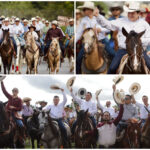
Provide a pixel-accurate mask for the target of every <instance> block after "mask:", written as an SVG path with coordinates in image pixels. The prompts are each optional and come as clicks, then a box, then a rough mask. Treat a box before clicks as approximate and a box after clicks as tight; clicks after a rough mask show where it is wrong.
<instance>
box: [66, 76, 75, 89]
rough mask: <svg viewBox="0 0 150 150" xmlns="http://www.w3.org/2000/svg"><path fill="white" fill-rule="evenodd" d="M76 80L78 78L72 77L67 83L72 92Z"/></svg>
mask: <svg viewBox="0 0 150 150" xmlns="http://www.w3.org/2000/svg"><path fill="white" fill-rule="evenodd" d="M75 79H76V77H71V78H70V79H69V80H68V81H67V83H66V85H67V88H68V89H69V90H70V88H71V87H72V86H73V84H74V82H75Z"/></svg>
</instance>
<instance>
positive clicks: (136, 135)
mask: <svg viewBox="0 0 150 150" xmlns="http://www.w3.org/2000/svg"><path fill="white" fill-rule="evenodd" d="M140 125H141V122H140V123H138V122H137V123H131V122H130V123H129V124H128V126H127V128H126V129H125V133H124V136H123V137H122V138H121V140H120V141H119V142H118V141H117V142H116V145H115V147H116V148H140V137H141V128H140Z"/></svg>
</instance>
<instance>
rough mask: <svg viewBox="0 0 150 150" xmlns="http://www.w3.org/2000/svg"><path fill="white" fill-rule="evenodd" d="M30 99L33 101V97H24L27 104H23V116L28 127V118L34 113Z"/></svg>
mask: <svg viewBox="0 0 150 150" xmlns="http://www.w3.org/2000/svg"><path fill="white" fill-rule="evenodd" d="M30 101H31V98H29V97H25V98H24V99H23V102H24V103H25V105H23V109H22V117H23V119H24V124H25V126H26V127H27V119H28V118H29V117H31V116H32V115H33V109H32V107H31V105H30Z"/></svg>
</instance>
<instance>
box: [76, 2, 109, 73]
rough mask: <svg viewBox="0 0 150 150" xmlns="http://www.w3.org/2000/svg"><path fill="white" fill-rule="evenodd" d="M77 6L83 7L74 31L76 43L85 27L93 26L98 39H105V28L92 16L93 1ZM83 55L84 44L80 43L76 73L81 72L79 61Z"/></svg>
mask: <svg viewBox="0 0 150 150" xmlns="http://www.w3.org/2000/svg"><path fill="white" fill-rule="evenodd" d="M78 8H81V9H83V12H84V16H85V17H83V18H82V19H81V22H80V25H79V26H78V30H77V33H76V43H77V42H78V41H79V40H80V38H81V36H82V34H83V32H84V30H85V29H87V28H93V29H94V31H95V33H96V35H97V38H98V41H100V42H103V39H105V36H104V33H105V32H106V31H107V29H105V28H102V27H101V26H100V25H98V23H97V21H96V18H95V16H94V9H95V6H94V3H93V2H85V3H84V5H83V6H79V7H78ZM83 55H84V45H82V48H81V50H80V52H79V54H78V56H77V61H76V63H77V64H76V68H77V69H76V72H77V74H79V73H81V63H82V58H83Z"/></svg>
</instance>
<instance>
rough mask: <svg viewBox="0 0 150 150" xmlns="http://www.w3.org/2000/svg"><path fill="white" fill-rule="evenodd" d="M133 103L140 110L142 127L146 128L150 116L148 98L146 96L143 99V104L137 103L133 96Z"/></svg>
mask: <svg viewBox="0 0 150 150" xmlns="http://www.w3.org/2000/svg"><path fill="white" fill-rule="evenodd" d="M132 99H133V101H132V103H134V104H135V105H136V106H137V107H138V108H139V109H140V119H141V121H142V124H141V127H143V126H144V124H145V122H146V119H147V118H148V114H149V113H150V105H149V103H148V96H146V95H144V96H143V97H142V101H143V104H141V103H139V102H137V101H136V100H135V98H134V96H133V95H132Z"/></svg>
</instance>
